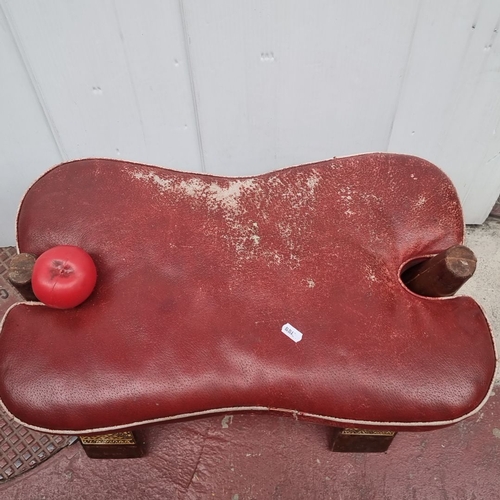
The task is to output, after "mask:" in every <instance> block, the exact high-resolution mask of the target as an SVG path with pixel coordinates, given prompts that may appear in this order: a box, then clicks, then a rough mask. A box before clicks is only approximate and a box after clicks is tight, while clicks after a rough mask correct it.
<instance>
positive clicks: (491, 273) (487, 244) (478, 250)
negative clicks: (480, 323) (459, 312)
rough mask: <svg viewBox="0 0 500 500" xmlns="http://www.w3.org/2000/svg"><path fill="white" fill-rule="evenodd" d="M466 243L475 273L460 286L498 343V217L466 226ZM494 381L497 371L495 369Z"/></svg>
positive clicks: (499, 271)
mask: <svg viewBox="0 0 500 500" xmlns="http://www.w3.org/2000/svg"><path fill="white" fill-rule="evenodd" d="M465 243H466V245H467V246H468V247H469V248H471V249H472V250H473V251H474V253H475V254H476V257H477V259H478V262H477V268H476V273H475V275H474V276H473V277H472V278H471V279H470V281H469V282H468V283H466V284H465V285H464V287H463V288H462V289H461V291H460V294H461V295H470V296H471V297H473V298H474V299H476V301H477V302H478V303H479V304H481V305H482V306H483V308H484V310H485V312H486V316H487V318H488V319H489V321H490V324H491V327H492V329H493V332H494V334H495V339H496V344H497V349H498V347H499V346H500V219H493V218H490V219H488V220H487V221H486V222H485V223H484V224H483V225H482V226H470V227H468V228H467V237H466V241H465ZM496 381H497V383H499V382H500V374H499V372H498V371H497V376H496Z"/></svg>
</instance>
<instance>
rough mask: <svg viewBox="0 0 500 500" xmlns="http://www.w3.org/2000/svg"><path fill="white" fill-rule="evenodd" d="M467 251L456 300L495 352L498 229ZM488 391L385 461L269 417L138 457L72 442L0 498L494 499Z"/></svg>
mask: <svg viewBox="0 0 500 500" xmlns="http://www.w3.org/2000/svg"><path fill="white" fill-rule="evenodd" d="M467 244H468V246H469V247H471V248H472V250H473V251H474V252H475V253H476V255H477V257H478V268H477V272H476V275H475V276H474V278H473V279H472V280H471V281H470V282H469V283H468V284H467V285H466V286H465V287H464V289H463V291H462V293H463V294H468V295H471V296H473V297H474V298H475V299H476V300H477V301H478V302H479V303H480V304H482V305H483V307H484V309H485V310H486V313H487V316H488V317H489V318H490V321H491V324H492V326H493V329H494V331H495V334H496V338H497V343H499V344H500V338H499V337H500V287H499V283H500V220H493V219H490V220H488V221H487V222H486V223H485V224H484V225H483V226H480V227H470V228H468V230H467ZM497 377H498V374H497ZM497 380H500V378H497ZM495 392H496V394H495ZM495 392H494V393H493V396H492V397H491V398H490V401H489V402H488V403H487V405H486V406H485V407H484V408H483V409H482V411H481V412H479V413H478V414H477V415H475V416H474V417H472V418H470V419H468V420H466V421H464V422H461V423H460V424H458V425H454V426H452V427H449V428H447V429H442V430H437V431H431V432H425V433H402V434H399V435H398V436H396V439H395V440H394V443H393V445H392V446H391V448H390V450H389V452H388V453H387V454H373V455H368V454H364V455H363V454H336V453H332V452H330V451H329V450H328V447H327V442H328V432H329V429H327V428H325V427H321V426H316V425H310V424H305V423H300V422H295V421H293V420H292V419H286V418H276V417H272V416H267V415H234V416H226V417H212V418H206V419H200V420H195V421H190V422H179V423H173V424H167V425H158V426H154V427H148V428H145V429H143V430H142V431H141V436H142V437H143V438H144V439H145V441H146V442H147V443H148V454H147V456H146V457H145V458H142V459H135V460H121V461H120V460H107V461H96V460H90V459H88V458H87V457H86V456H85V454H84V452H83V450H82V448H81V446H80V444H75V445H72V446H70V447H68V448H65V449H64V450H62V451H61V452H59V453H58V454H57V455H55V456H54V457H53V458H51V459H49V460H48V461H46V462H45V463H43V464H42V465H41V466H39V467H37V468H36V469H34V470H32V471H31V472H28V473H26V474H25V475H23V476H21V477H19V478H17V479H14V480H12V481H9V482H7V483H6V484H3V485H1V486H0V498H1V499H2V500H3V499H5V500H14V499H16V500H17V499H19V500H20V499H22V500H31V499H33V500H34V499H38V500H42V499H46V500H49V499H93V500H100V499H106V500H113V499H120V500H122V499H123V500H124V499H160V498H161V499H205V498H216V499H227V500H247V499H256V500H258V499H284V500H289V499H290V500H293V499H299V500H300V499H305V500H308V499H343V500H351V499H352V500H372V499H373V500H377V499H383V500H406V499H407V500H496V499H499V500H500V474H499V466H500V386H497V388H496V389H495Z"/></svg>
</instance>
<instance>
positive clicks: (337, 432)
mask: <svg viewBox="0 0 500 500" xmlns="http://www.w3.org/2000/svg"><path fill="white" fill-rule="evenodd" d="M395 435H396V432H393V431H379V430H366V429H351V428H349V429H334V431H333V436H332V437H333V439H332V443H331V450H332V451H338V452H344V453H381V452H384V451H387V450H388V449H389V446H390V444H391V443H392V440H393V439H394V436H395Z"/></svg>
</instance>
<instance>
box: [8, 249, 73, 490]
mask: <svg viewBox="0 0 500 500" xmlns="http://www.w3.org/2000/svg"><path fill="white" fill-rule="evenodd" d="M15 253H16V249H15V248H14V247H5V248H1V247H0V319H1V318H2V317H3V315H4V314H5V313H6V311H7V309H8V308H9V307H10V306H11V305H12V304H15V303H16V302H20V301H21V300H23V299H22V297H21V295H20V294H19V293H18V292H17V290H16V289H15V288H14V287H13V286H12V285H11V284H10V283H9V282H8V281H7V271H8V266H9V261H10V259H11V258H12V256H13V255H15ZM77 439H78V438H77V437H76V436H59V435H56V434H42V433H41V432H36V431H33V430H31V429H28V428H27V427H24V426H23V425H21V424H19V423H18V422H16V421H14V419H12V418H11V417H10V416H9V415H8V414H7V413H6V412H5V411H4V410H3V408H0V483H1V482H4V481H6V480H7V479H12V478H14V477H16V476H19V475H20V474H22V473H23V472H26V471H28V470H30V469H32V468H33V467H36V466H37V465H39V464H40V463H42V462H44V461H45V460H47V459H48V458H50V457H51V456H52V455H54V454H55V453H57V452H58V451H59V450H60V449H62V448H64V447H65V446H68V445H70V444H72V443H74V442H75V441H76V440H77Z"/></svg>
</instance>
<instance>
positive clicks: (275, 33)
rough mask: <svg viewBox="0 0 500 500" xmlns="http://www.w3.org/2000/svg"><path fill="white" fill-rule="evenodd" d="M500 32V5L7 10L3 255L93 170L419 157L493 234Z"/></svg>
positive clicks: (1, 158) (0, 33)
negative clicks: (78, 177) (51, 189)
mask: <svg viewBox="0 0 500 500" xmlns="http://www.w3.org/2000/svg"><path fill="white" fill-rule="evenodd" d="M499 23H500V2H499V1H498V0H439V2H436V1H432V0H398V1H396V0H308V1H306V0H301V1H298V0H274V1H272V0H253V1H252V2H248V1H245V0H210V1H208V2H207V1H202V0H142V1H141V0H120V1H118V0H115V1H113V0H80V1H75V0H72V1H69V0H44V1H43V2H35V1H32V0H0V85H1V87H0V89H1V92H0V134H1V135H0V186H1V197H0V245H8V244H13V243H14V219H15V212H16V210H17V206H18V203H19V200H20V198H21V196H22V194H23V192H24V190H25V189H26V188H27V187H28V186H29V184H31V182H32V181H33V180H34V179H35V178H36V177H37V176H38V175H40V174H41V173H42V172H43V171H45V170H46V169H48V168H49V167H50V166H52V165H54V164H56V163H58V162H60V161H63V160H68V159H72V158H81V157H86V156H107V157H118V158H125V159H131V160H135V161H142V162H147V163H153V164H158V165H163V166H169V167H174V168H179V169H183V170H186V169H189V170H193V171H206V172H212V173H217V174H225V175H249V174H255V173H260V172H264V171H267V170H270V169H274V168H279V167H283V166H287V165H291V164H297V163H302V162H310V161H315V160H320V159H324V158H328V157H332V156H340V155H348V154H354V153H361V152H365V151H396V152H405V153H411V154H416V155H419V156H422V157H424V158H427V159H429V160H431V161H433V162H435V163H437V164H438V165H439V166H441V167H442V168H443V169H444V170H445V171H446V172H447V173H448V174H449V175H450V176H451V178H452V180H453V181H454V182H455V184H456V186H457V188H458V191H459V194H460V197H461V199H462V202H463V204H464V208H465V213H466V219H467V222H469V223H481V222H483V221H484V219H485V218H486V216H487V214H488V213H489V210H490V208H491V207H492V206H493V204H494V202H495V199H496V198H497V197H498V195H499V193H500V128H499V121H500V42H499V39H498V37H497V34H498V33H497V32H498V29H499ZM497 128H498V133H497Z"/></svg>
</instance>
